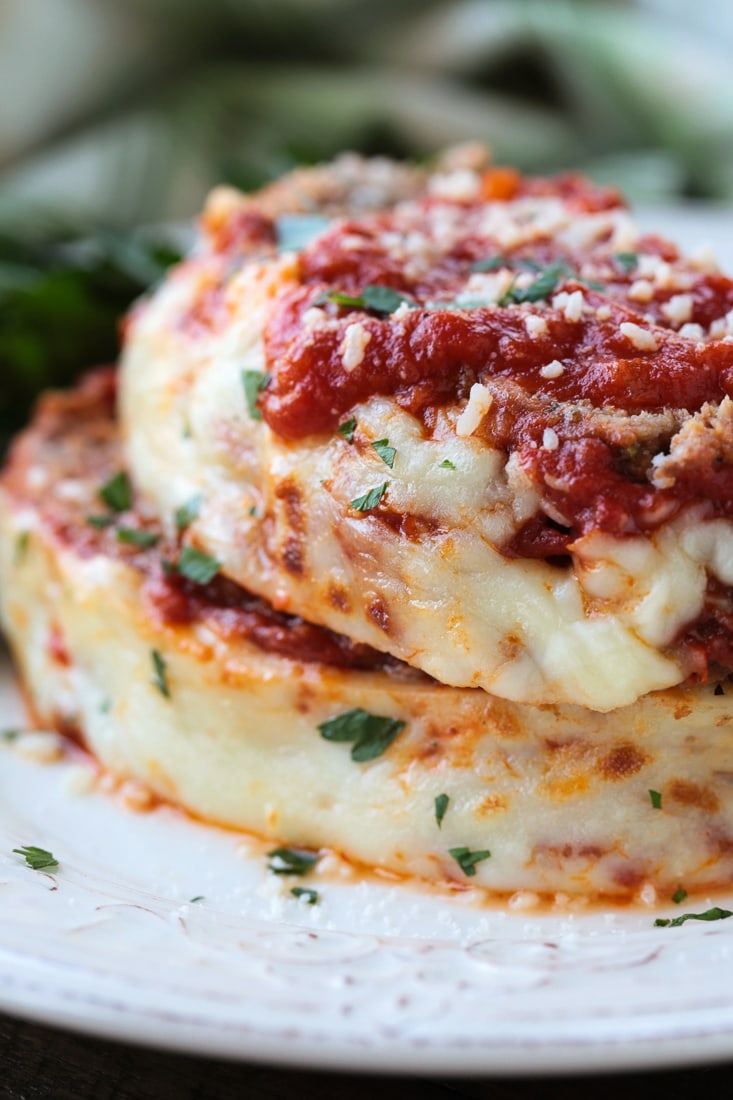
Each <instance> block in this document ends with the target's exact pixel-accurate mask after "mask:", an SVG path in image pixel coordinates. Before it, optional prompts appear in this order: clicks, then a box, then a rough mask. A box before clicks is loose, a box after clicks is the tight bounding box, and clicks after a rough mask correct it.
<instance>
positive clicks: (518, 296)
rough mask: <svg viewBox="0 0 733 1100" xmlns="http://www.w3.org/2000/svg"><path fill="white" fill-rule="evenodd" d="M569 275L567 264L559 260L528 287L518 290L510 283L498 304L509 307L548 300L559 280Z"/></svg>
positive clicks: (518, 288)
mask: <svg viewBox="0 0 733 1100" xmlns="http://www.w3.org/2000/svg"><path fill="white" fill-rule="evenodd" d="M570 274H572V273H571V272H570V271H569V269H568V266H567V264H565V263H563V262H562V261H561V260H560V261H558V262H557V263H554V264H550V266H549V267H546V268H545V269H544V271H543V272H541V274H539V275H538V276H537V278H536V279H535V280H534V282H532V283H530V284H529V286H527V287H524V288H520V287H517V286H516V285H514V283H512V285H511V286H510V287H509V289H508V290H507V291H506V292H505V293H504V294H503V295H502V298H501V300H500V302H499V304H500V305H509V304H510V303H511V302H514V303H516V304H519V303H520V302H541V301H542V299H543V298H549V296H550V295H551V294H552V292H553V290H554V289H555V287H556V286H557V284H558V283H559V282H560V281H561V279H566V278H567V277H568V275H570Z"/></svg>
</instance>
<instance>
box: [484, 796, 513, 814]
mask: <svg viewBox="0 0 733 1100" xmlns="http://www.w3.org/2000/svg"><path fill="white" fill-rule="evenodd" d="M508 808H509V799H508V798H507V797H506V795H503V794H490V795H488V796H487V797H486V798H484V799H483V801H482V802H480V803H479V805H478V806H477V807H476V814H477V816H478V817H489V816H490V815H491V814H495V813H500V812H501V811H502V810H507V809H508Z"/></svg>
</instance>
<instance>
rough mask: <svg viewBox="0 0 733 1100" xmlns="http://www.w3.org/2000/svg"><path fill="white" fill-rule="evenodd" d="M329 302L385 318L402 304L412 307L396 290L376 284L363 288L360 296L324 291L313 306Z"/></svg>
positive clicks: (337, 291)
mask: <svg viewBox="0 0 733 1100" xmlns="http://www.w3.org/2000/svg"><path fill="white" fill-rule="evenodd" d="M329 302H332V303H333V305H336V306H342V307H343V308H344V309H368V310H370V311H371V312H372V313H381V314H383V315H385V316H387V315H388V314H390V313H394V312H395V311H396V310H398V309H399V308H400V306H401V305H403V304H405V305H408V306H413V305H414V303H413V302H411V301H410V299H409V298H406V297H405V296H404V294H398V293H397V291H396V290H392V289H390V287H388V286H380V285H379V284H378V283H372V284H370V285H369V286H365V287H364V289H363V290H362V292H361V294H343V293H342V292H341V291H340V290H325V291H324V292H323V294H319V295H318V297H317V298H316V300H315V301H314V303H313V305H314V306H323V305H326V304H327V303H329Z"/></svg>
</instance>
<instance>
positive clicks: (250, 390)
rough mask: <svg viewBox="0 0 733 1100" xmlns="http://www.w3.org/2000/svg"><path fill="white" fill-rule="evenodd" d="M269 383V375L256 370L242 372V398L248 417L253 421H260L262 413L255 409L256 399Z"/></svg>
mask: <svg viewBox="0 0 733 1100" xmlns="http://www.w3.org/2000/svg"><path fill="white" fill-rule="evenodd" d="M269 381H270V374H269V373H268V374H263V373H262V371H258V370H243V371H242V386H243V387H244V396H245V399H246V401H247V408H248V409H249V415H250V416H251V417H252V419H253V420H262V413H261V412H260V410H259V409H258V408H257V398H258V397H259V396H260V394H261V393H262V391H263V390H264V388H265V386H266V385H267V383H268V382H269Z"/></svg>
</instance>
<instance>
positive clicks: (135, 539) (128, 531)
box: [117, 527, 160, 550]
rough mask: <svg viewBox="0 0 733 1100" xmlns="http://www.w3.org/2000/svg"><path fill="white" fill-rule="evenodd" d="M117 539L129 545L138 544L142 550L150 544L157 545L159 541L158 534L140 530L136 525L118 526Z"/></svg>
mask: <svg viewBox="0 0 733 1100" xmlns="http://www.w3.org/2000/svg"><path fill="white" fill-rule="evenodd" d="M117 539H118V541H119V542H124V543H128V544H129V545H130V546H139V547H140V548H141V549H142V550H147V549H149V548H150V547H151V546H157V544H158V543H159V542H160V535H156V534H155V533H154V532H153V531H140V530H138V528H137V527H118V528H117Z"/></svg>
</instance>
